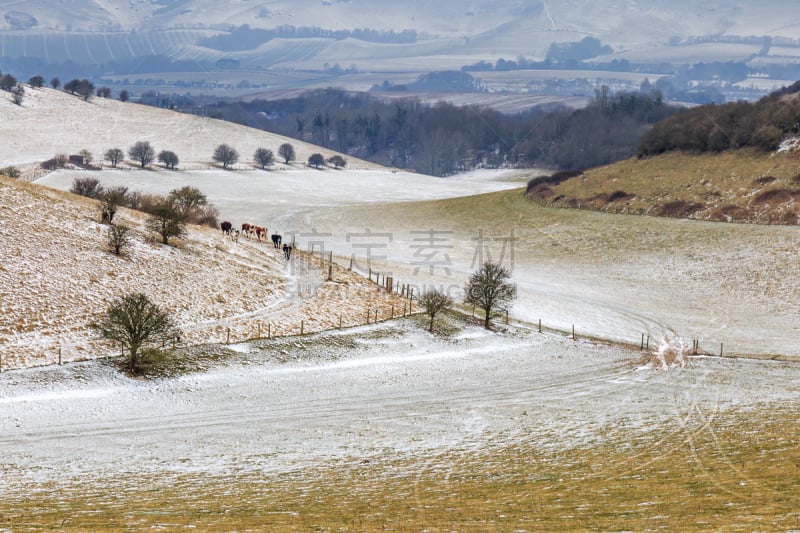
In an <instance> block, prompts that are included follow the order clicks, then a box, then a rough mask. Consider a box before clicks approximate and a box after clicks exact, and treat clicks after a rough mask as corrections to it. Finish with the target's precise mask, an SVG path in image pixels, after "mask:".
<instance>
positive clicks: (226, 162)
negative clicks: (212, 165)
mask: <svg viewBox="0 0 800 533" xmlns="http://www.w3.org/2000/svg"><path fill="white" fill-rule="evenodd" d="M238 160H239V152H237V151H236V149H235V148H233V147H231V146H229V145H227V144H220V145H219V146H217V148H216V149H215V150H214V161H216V162H217V163H222V168H223V169H227V168H228V167H229V166H230V165H233V164H235V163H236V162H237V161H238Z"/></svg>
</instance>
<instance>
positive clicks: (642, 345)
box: [639, 333, 694, 350]
mask: <svg viewBox="0 0 800 533" xmlns="http://www.w3.org/2000/svg"><path fill="white" fill-rule="evenodd" d="M692 343H693V344H694V341H692ZM639 349H640V350H644V333H642V344H640V345H639Z"/></svg>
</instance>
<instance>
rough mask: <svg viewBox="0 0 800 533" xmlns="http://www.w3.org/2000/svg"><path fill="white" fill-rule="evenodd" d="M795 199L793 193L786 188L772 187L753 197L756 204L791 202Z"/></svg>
mask: <svg viewBox="0 0 800 533" xmlns="http://www.w3.org/2000/svg"><path fill="white" fill-rule="evenodd" d="M793 199H794V197H793V195H792V193H791V192H789V191H788V190H786V189H770V190H768V191H764V192H761V193H759V194H758V196H756V197H755V198H753V200H752V203H753V204H754V205H764V204H769V205H775V204H782V203H784V202H790V201H792V200H793Z"/></svg>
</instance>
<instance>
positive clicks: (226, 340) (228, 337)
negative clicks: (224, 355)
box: [225, 328, 231, 344]
mask: <svg viewBox="0 0 800 533" xmlns="http://www.w3.org/2000/svg"><path fill="white" fill-rule="evenodd" d="M230 343H231V328H228V335H227V336H226V337H225V344H230Z"/></svg>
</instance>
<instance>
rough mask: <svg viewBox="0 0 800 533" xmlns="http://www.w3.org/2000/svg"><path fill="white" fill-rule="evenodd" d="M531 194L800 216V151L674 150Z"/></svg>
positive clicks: (711, 214)
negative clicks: (762, 152)
mask: <svg viewBox="0 0 800 533" xmlns="http://www.w3.org/2000/svg"><path fill="white" fill-rule="evenodd" d="M528 197H529V198H532V199H534V200H536V201H539V202H540V203H544V204H546V205H552V206H556V207H572V208H582V209H593V210H600V211H606V212H610V213H622V214H637V215H654V216H669V217H679V218H692V219H697V220H710V221H723V222H747V223H758V224H797V223H798V215H799V214H800V156H798V154H797V152H793V151H789V152H781V153H775V154H761V153H758V152H756V151H752V150H741V151H730V152H724V153H720V154H702V155H694V154H685V153H679V152H671V153H667V154H664V155H660V156H656V157H651V158H643V159H636V158H633V159H628V160H626V161H621V162H618V163H615V164H612V165H608V166H605V167H599V168H594V169H590V170H587V171H585V172H583V173H581V174H579V175H578V176H575V177H573V178H570V179H568V180H566V181H562V182H560V183H554V184H550V183H539V184H535V185H534V186H532V187H530V188H529V189H528Z"/></svg>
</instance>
